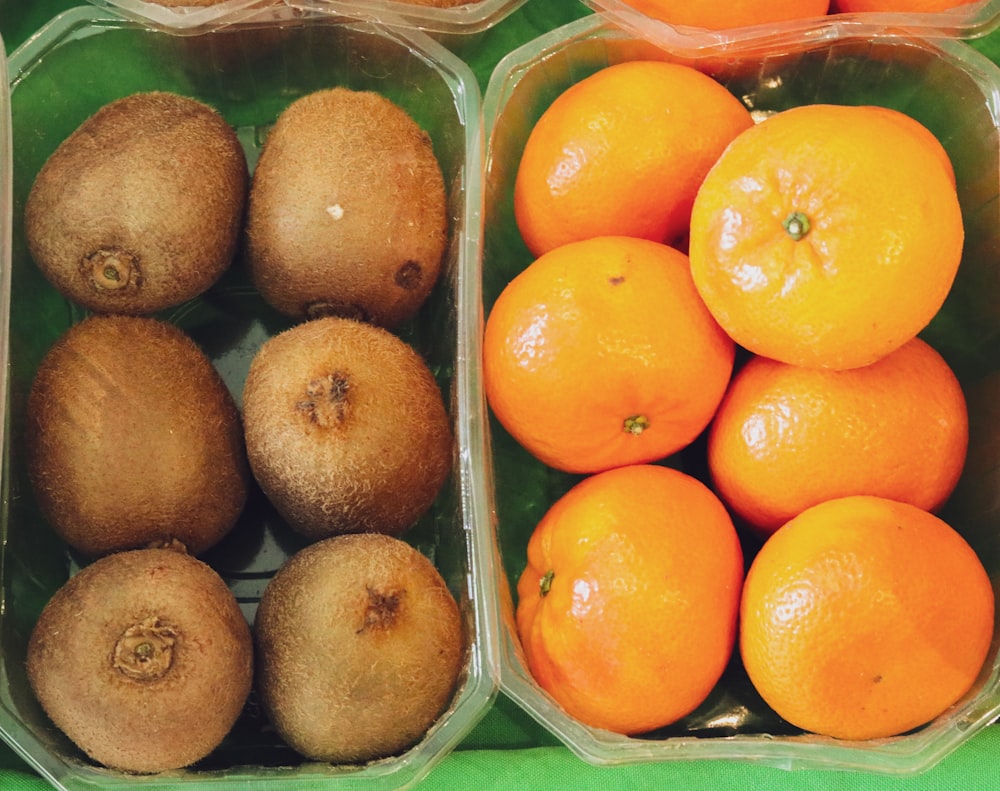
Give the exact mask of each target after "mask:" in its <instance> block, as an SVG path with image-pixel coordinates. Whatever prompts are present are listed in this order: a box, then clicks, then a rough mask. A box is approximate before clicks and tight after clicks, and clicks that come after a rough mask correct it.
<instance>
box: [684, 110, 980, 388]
mask: <svg viewBox="0 0 1000 791" xmlns="http://www.w3.org/2000/svg"><path fill="white" fill-rule="evenodd" d="M963 240H964V231H963V225H962V213H961V208H960V206H959V201H958V195H957V192H956V190H955V187H954V172H953V171H952V169H951V167H950V162H949V161H948V158H947V153H946V152H945V151H944V150H943V148H942V147H941V144H940V143H939V142H938V141H937V139H936V138H935V137H934V136H933V135H932V134H931V133H930V132H929V131H928V130H926V128H923V127H920V126H918V125H916V122H915V121H914V120H913V119H907V118H903V117H902V114H900V113H898V112H897V111H894V110H888V109H886V108H880V107H847V106H836V105H821V104H817V105H805V106H801V107H796V108H793V109H790V110H785V111H783V112H780V113H777V114H775V115H773V116H771V117H769V118H767V119H766V120H764V121H762V122H761V123H759V124H757V125H756V126H754V127H753V128H751V129H749V130H747V131H745V132H743V133H741V134H740V135H739V136H738V137H737V138H736V139H735V140H734V141H733V142H732V143H731V144H730V146H729V147H728V148H727V149H726V151H725V152H724V153H723V154H722V156H721V157H720V158H719V160H718V161H717V162H716V164H715V165H714V166H713V167H712V169H711V171H710V172H709V174H708V175H707V176H706V178H705V180H704V182H703V183H702V186H701V188H700V189H699V191H698V195H697V197H696V199H695V204H694V208H693V212H692V216H691V239H690V248H689V251H690V256H691V268H692V274H693V276H694V280H695V284H696V286H697V288H698V291H699V293H700V294H701V296H702V298H703V299H704V300H705V303H706V305H707V306H708V308H709V310H711V312H712V314H713V315H714V316H715V318H716V320H717V321H718V322H719V324H721V325H722V327H723V328H724V329H725V330H726V331H727V332H728V333H729V334H730V335H731V336H732V337H733V339H734V340H735V341H736V342H737V343H738V344H740V345H742V346H744V347H746V348H747V349H749V350H750V351H752V352H755V353H757V354H761V355H763V356H765V357H771V358H773V359H776V360H781V361H782V362H787V363H792V364H796V365H805V366H812V367H823V368H836V369H843V368H853V367H856V366H861V365H866V364H868V363H871V362H874V361H875V360H877V359H879V358H880V357H884V356H885V355H886V354H888V353H889V352H891V351H893V350H894V349H897V348H899V347H900V346H902V345H903V344H904V343H906V342H907V341H909V340H910V339H911V338H913V337H915V336H916V335H917V333H918V332H920V331H921V330H922V329H923V328H924V327H925V326H926V325H927V324H928V323H929V322H930V320H931V318H933V316H934V314H935V313H936V312H937V310H938V309H939V308H940V307H941V305H942V303H943V302H944V299H945V297H946V296H947V294H948V292H949V290H950V288H951V285H952V282H953V281H954V278H955V274H956V272H957V269H958V265H959V262H960V259H961V256H962V245H963Z"/></svg>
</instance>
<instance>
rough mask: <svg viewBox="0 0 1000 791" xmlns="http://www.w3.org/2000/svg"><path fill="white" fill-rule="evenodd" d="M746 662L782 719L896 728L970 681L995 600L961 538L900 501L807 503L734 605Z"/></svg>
mask: <svg viewBox="0 0 1000 791" xmlns="http://www.w3.org/2000/svg"><path fill="white" fill-rule="evenodd" d="M740 624H741V627H740V628H741V631H740V652H741V656H742V658H743V664H744V666H745V668H746V670H747V673H748V674H749V676H750V680H751V682H752V683H753V684H754V686H755V687H756V689H757V691H758V692H759V693H760V694H761V696H762V697H763V698H764V700H765V701H766V702H767V703H768V704H769V705H770V706H771V707H772V708H773V709H774V710H775V711H776V712H777V713H778V714H779V715H780V716H782V717H783V718H785V719H786V720H787V721H788V722H790V723H792V724H793V725H796V726H798V727H800V728H803V729H804V730H807V731H812V732H815V733H820V734H824V735H827V736H833V737H835V738H840V739H876V738H881V737H888V736H894V735H897V734H900V733H904V732H906V731H908V730H910V729H912V728H916V727H918V726H920V725H923V724H925V723H927V722H929V721H930V720H932V719H933V718H934V717H936V716H938V715H939V714H941V713H942V712H943V711H944V710H945V709H947V708H948V707H949V706H951V705H952V704H953V703H955V702H956V701H957V700H959V699H960V698H961V697H962V696H963V695H965V694H966V693H967V692H968V691H969V690H970V689H971V688H972V686H973V685H974V683H975V682H976V679H977V676H978V675H979V672H980V670H981V668H982V666H983V663H984V661H985V659H986V657H987V655H988V652H989V650H990V642H991V639H992V636H993V628H994V596H993V589H992V587H991V584H990V578H989V576H988V574H987V572H986V570H985V569H984V568H983V565H982V563H981V562H980V560H979V558H978V556H977V555H976V554H975V552H974V551H973V550H972V548H971V547H970V546H969V544H968V543H967V542H966V541H965V540H964V539H963V538H962V537H961V536H960V535H959V533H957V532H956V531H955V530H954V529H953V528H951V527H950V526H949V525H948V524H947V523H945V522H944V521H942V520H941V519H939V518H938V517H936V516H934V515H932V514H929V513H928V512H926V511H923V510H922V509H919V508H917V507H916V506H913V505H909V504H908V503H899V502H896V501H894V500H888V499H885V498H879V497H871V496H853V497H845V498H840V499H835V500H827V501H826V502H824V503H821V504H819V505H816V506H813V507H812V508H809V509H807V510H806V511H804V512H802V513H801V514H800V515H799V516H797V517H795V518H794V519H792V520H791V521H790V522H788V523H787V524H786V525H785V526H784V527H782V528H780V529H779V530H778V531H777V532H776V533H774V534H773V535H772V536H771V537H770V538H769V539H768V540H767V541H766V542H765V544H764V546H763V547H762V548H761V550H760V551H759V553H758V554H757V555H756V557H755V558H754V560H753V563H752V564H751V566H750V570H749V572H748V574H747V577H746V581H745V584H744V588H743V595H742V601H741V609H740Z"/></svg>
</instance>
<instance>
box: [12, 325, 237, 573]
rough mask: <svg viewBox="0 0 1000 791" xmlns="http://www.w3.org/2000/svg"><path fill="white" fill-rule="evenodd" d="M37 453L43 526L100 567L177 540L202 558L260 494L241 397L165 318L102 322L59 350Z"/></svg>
mask: <svg viewBox="0 0 1000 791" xmlns="http://www.w3.org/2000/svg"><path fill="white" fill-rule="evenodd" d="M25 452H26V462H27V464H26V466H27V470H28V475H29V480H30V482H31V485H32V489H33V491H34V494H35V499H36V501H37V503H38V506H39V508H40V510H41V512H42V515H43V516H44V517H45V518H46V519H47V521H48V522H49V523H50V524H51V526H52V527H53V529H54V530H55V531H56V533H57V534H58V535H59V536H60V537H61V538H63V540H64V541H66V543H68V544H69V545H70V546H71V547H73V548H75V549H76V550H77V551H79V552H81V553H82V554H84V555H86V556H89V557H97V556H100V555H105V554H107V553H109V552H115V551H120V550H123V549H135V548H139V547H144V546H148V545H151V544H164V543H168V542H170V541H171V540H176V541H180V542H181V543H182V544H184V545H185V546H186V547H187V548H188V550H189V551H190V552H191V553H192V554H196V555H197V554H201V553H202V552H204V551H205V550H206V549H208V548H209V547H211V546H213V545H214V544H216V543H218V541H220V540H221V539H222V538H223V536H225V535H226V534H227V533H228V532H229V531H230V530H231V529H232V527H233V526H234V525H235V523H236V521H237V519H238V517H239V515H240V512H241V511H242V509H243V506H244V504H245V502H246V498H247V492H248V487H249V483H250V471H249V466H248V464H247V460H246V450H245V447H244V445H243V433H242V424H241V421H240V416H239V412H238V410H237V408H236V404H235V402H234V400H233V398H232V395H231V394H230V393H229V391H228V389H227V388H226V386H225V384H224V383H223V381H222V380H221V378H220V377H219V375H218V374H217V373H216V371H215V369H214V368H213V366H212V364H211V362H210V361H209V360H208V358H207V357H206V356H205V355H204V353H203V352H202V351H201V349H200V348H199V347H198V346H197V345H196V344H195V343H194V341H193V340H191V339H190V338H189V337H188V336H187V335H186V334H185V333H184V332H182V331H181V330H180V329H178V328H177V327H175V326H173V325H171V324H168V323H166V322H163V321H160V320H158V319H153V318H145V317H135V316H91V317H90V318H88V319H85V320H84V321H83V322H81V323H80V324H77V325H75V326H73V327H71V328H70V329H69V330H68V331H67V332H66V333H65V334H64V335H63V336H62V337H61V338H59V339H58V340H57V341H56V343H55V344H54V345H53V346H52V347H51V348H50V349H49V351H48V352H47V354H46V355H45V357H44V358H43V360H42V362H41V364H40V366H39V369H38V371H37V373H36V375H35V378H34V380H33V381H32V386H31V390H30V392H29V395H28V403H27V409H26V424H25Z"/></svg>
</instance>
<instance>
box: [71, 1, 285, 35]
mask: <svg viewBox="0 0 1000 791" xmlns="http://www.w3.org/2000/svg"><path fill="white" fill-rule="evenodd" d="M90 2H91V3H93V4H94V5H95V6H98V7H99V8H104V9H109V10H111V11H114V12H118V13H119V14H121V15H122V16H123V17H125V18H127V19H132V20H135V21H138V22H142V23H144V24H147V25H149V26H150V27H153V28H156V29H160V30H169V31H172V32H174V33H178V34H192V33H204V32H206V31H209V30H214V29H216V28H218V27H221V26H222V25H226V24H230V23H233V22H239V21H241V20H244V19H247V18H250V17H253V16H254V14H255V13H256V12H257V10H259V9H261V8H264V7H267V6H283V5H285V4H286V3H285V0H221V1H220V2H217V3H215V4H214V5H208V6H206V5H198V6H196V5H190V6H178V7H176V8H167V7H166V6H165V5H160V4H159V3H154V2H151V1H148V0H90Z"/></svg>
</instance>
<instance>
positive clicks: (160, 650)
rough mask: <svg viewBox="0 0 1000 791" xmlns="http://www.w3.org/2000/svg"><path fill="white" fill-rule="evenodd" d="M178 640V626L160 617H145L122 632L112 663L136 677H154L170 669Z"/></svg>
mask: <svg viewBox="0 0 1000 791" xmlns="http://www.w3.org/2000/svg"><path fill="white" fill-rule="evenodd" d="M176 642H177V632H176V630H174V629H172V628H171V627H170V626H167V625H166V624H164V623H163V622H162V621H160V619H159V618H156V617H151V618H146V619H145V620H143V621H140V622H139V623H136V624H133V625H132V626H129V627H128V628H127V629H125V631H123V632H122V634H121V637H119V638H118V642H117V643H115V647H114V651H113V653H112V657H111V661H112V665H113V666H114V667H115V669H116V670H118V671H119V672H120V673H122V674H123V675H125V676H128V677H129V678H131V679H134V680H136V681H155V680H156V679H158V678H161V677H162V676H164V675H166V674H167V672H168V671H169V670H170V666H171V664H172V663H173V659H174V644H175V643H176Z"/></svg>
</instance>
